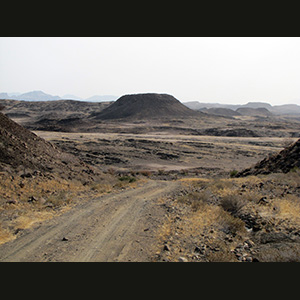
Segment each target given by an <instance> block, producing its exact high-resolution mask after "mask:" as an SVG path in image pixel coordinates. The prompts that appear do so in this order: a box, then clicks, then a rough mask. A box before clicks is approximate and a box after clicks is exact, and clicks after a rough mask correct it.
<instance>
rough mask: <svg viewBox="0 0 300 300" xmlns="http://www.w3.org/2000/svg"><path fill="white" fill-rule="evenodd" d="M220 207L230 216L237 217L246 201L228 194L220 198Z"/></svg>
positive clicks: (235, 195)
mask: <svg viewBox="0 0 300 300" xmlns="http://www.w3.org/2000/svg"><path fill="white" fill-rule="evenodd" d="M220 205H221V207H222V208H223V209H224V210H225V211H227V212H229V213H230V214H232V215H238V213H239V212H240V210H241V209H242V208H243V207H244V206H245V205H246V201H245V200H244V199H242V198H241V197H239V195H237V194H229V195H226V196H224V197H222V198H221V200H220Z"/></svg>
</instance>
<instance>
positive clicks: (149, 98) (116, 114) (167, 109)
mask: <svg viewBox="0 0 300 300" xmlns="http://www.w3.org/2000/svg"><path fill="white" fill-rule="evenodd" d="M201 115H203V114H202V113H200V112H196V111H193V110H191V109H189V108H187V107H186V106H185V105H183V104H182V103H181V102H180V101H178V100H177V99H176V98H174V97H173V96H171V95H168V94H155V93H149V94H133V95H124V96H122V97H120V98H119V99H118V100H117V101H116V102H114V103H113V104H112V105H110V106H109V107H107V108H105V109H104V110H103V111H101V112H99V113H96V114H93V116H92V117H93V118H95V119H100V120H101V119H102V120H108V119H127V118H128V119H152V118H178V117H193V116H201Z"/></svg>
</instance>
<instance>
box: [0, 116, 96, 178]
mask: <svg viewBox="0 0 300 300" xmlns="http://www.w3.org/2000/svg"><path fill="white" fill-rule="evenodd" d="M0 171H1V172H8V173H11V174H15V173H22V174H26V173H30V174H49V173H51V174H56V175H58V176H59V177H61V178H68V177H72V178H78V179H82V178H83V177H84V174H85V177H88V176H87V174H93V171H92V170H91V169H90V167H89V166H87V165H85V164H84V163H83V162H81V161H80V160H79V159H78V158H76V157H75V156H73V155H71V154H68V153H65V152H63V151H62V150H60V149H58V148H57V147H55V146H54V145H53V144H51V143H49V142H47V141H45V140H44V139H42V138H40V137H38V136H37V135H35V134H34V133H33V132H31V131H29V130H28V129H26V128H24V127H22V126H21V125H19V124H17V123H15V122H14V121H12V120H11V119H9V118H8V117H7V116H5V115H4V114H2V113H0Z"/></svg>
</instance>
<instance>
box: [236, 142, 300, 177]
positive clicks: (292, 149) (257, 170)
mask: <svg viewBox="0 0 300 300" xmlns="http://www.w3.org/2000/svg"><path fill="white" fill-rule="evenodd" d="M295 167H297V168H300V139H299V140H298V141H296V142H295V143H293V144H292V145H290V146H288V147H286V148H284V149H283V150H282V151H280V152H279V153H276V154H274V155H271V156H269V157H266V158H265V159H263V160H262V161H260V162H258V163H257V164H256V165H255V166H254V167H252V168H249V169H246V170H244V171H242V172H239V173H238V174H237V177H242V176H248V175H257V174H270V173H278V172H283V173H287V172H289V171H290V170H292V169H293V168H295Z"/></svg>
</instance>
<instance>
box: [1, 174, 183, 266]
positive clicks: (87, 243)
mask: <svg viewBox="0 0 300 300" xmlns="http://www.w3.org/2000/svg"><path fill="white" fill-rule="evenodd" d="M177 185H178V184H177V183H176V182H170V181H168V182H167V181H152V180H149V181H148V182H146V183H145V184H143V185H142V186H139V187H137V188H135V189H130V190H125V191H122V192H118V193H111V194H107V195H104V196H102V197H100V198H97V199H93V200H90V201H88V202H86V203H83V204H80V205H77V206H76V207H74V208H72V209H71V210H70V211H68V212H66V213H64V214H62V215H61V216H59V217H56V218H54V219H51V220H49V221H46V222H44V223H42V224H40V225H39V227H35V228H33V229H30V230H26V231H25V232H24V233H23V234H22V235H21V236H20V237H18V238H17V239H16V240H14V241H11V242H8V243H6V244H4V245H2V246H1V247H0V261H11V262H13V261H41V262H43V261H68V262H69V261H79V262H90V261H93V262H94V261H96V262H97V261H98V262H106V261H150V260H151V257H153V251H155V247H156V244H157V241H156V237H155V230H156V228H157V226H158V225H159V224H160V223H161V222H162V220H163V218H164V216H165V210H164V207H163V205H161V204H160V203H159V202H158V201H156V200H157V199H159V198H160V197H162V196H164V195H166V194H167V193H169V192H172V191H173V190H174V189H175V188H176V186H177Z"/></svg>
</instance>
